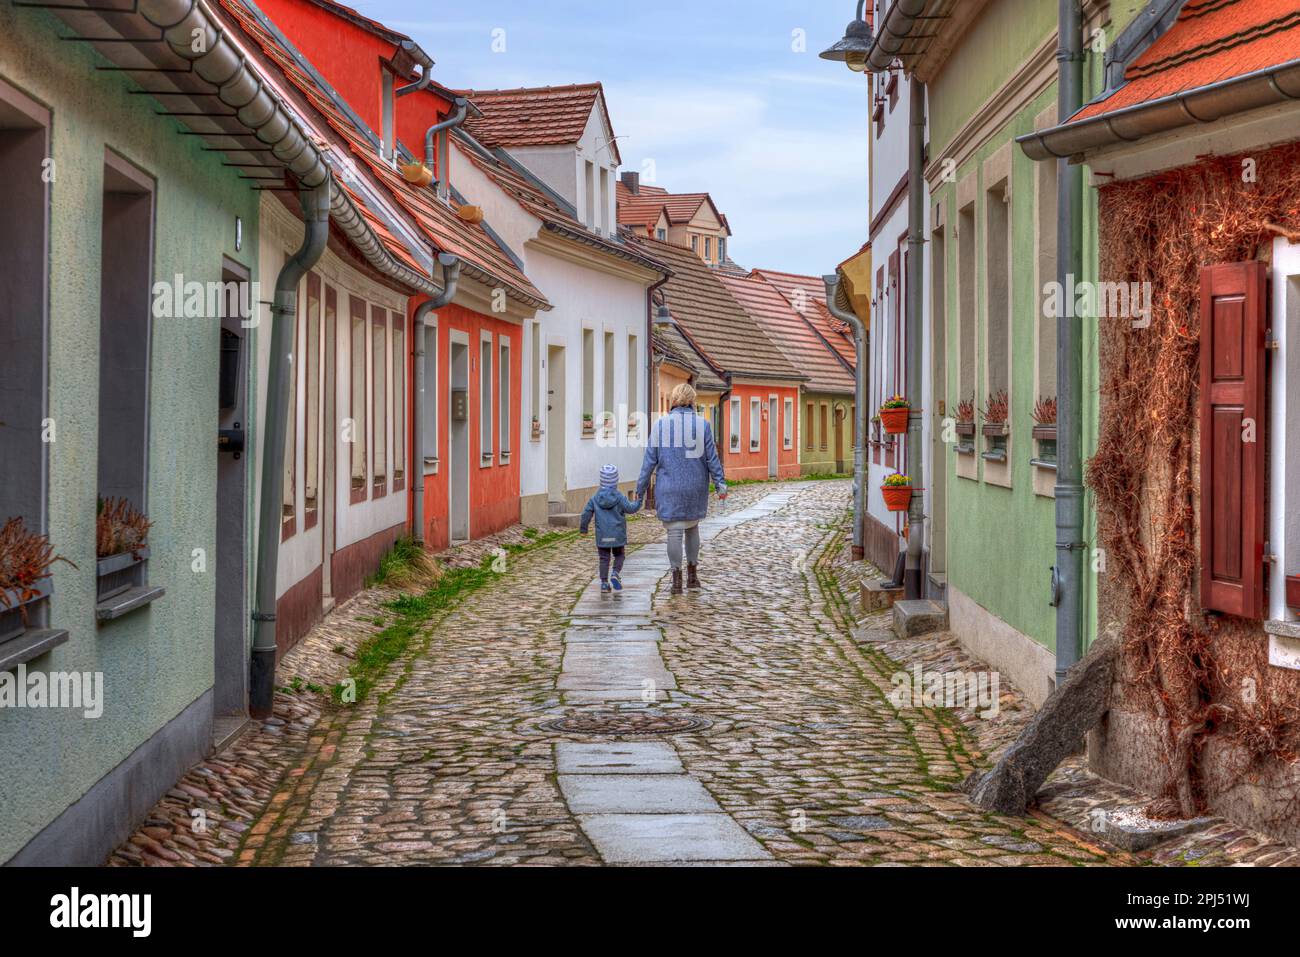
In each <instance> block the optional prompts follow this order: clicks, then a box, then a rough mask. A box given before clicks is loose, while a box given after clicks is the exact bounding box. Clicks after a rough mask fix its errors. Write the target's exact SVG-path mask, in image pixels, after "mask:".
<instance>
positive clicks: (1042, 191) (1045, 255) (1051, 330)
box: [1034, 161, 1056, 400]
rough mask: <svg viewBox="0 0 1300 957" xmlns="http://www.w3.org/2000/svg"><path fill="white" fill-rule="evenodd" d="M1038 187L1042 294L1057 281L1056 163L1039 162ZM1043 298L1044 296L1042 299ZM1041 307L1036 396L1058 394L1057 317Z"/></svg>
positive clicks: (1039, 273)
mask: <svg viewBox="0 0 1300 957" xmlns="http://www.w3.org/2000/svg"><path fill="white" fill-rule="evenodd" d="M1034 167H1035V172H1036V174H1037V189H1038V243H1037V246H1038V294H1039V296H1042V295H1043V288H1044V286H1046V284H1047V283H1049V282H1055V281H1056V163H1055V161H1053V162H1050V163H1035V164H1034ZM1039 302H1040V303H1041V302H1042V299H1041V298H1040V299H1039ZM1045 313H1046V310H1045V309H1041V308H1040V309H1039V310H1038V372H1037V382H1038V387H1037V393H1036V395H1035V396H1034V399H1035V400H1037V399H1039V398H1054V397H1055V396H1056V319H1054V318H1051V317H1049V316H1047V315H1045Z"/></svg>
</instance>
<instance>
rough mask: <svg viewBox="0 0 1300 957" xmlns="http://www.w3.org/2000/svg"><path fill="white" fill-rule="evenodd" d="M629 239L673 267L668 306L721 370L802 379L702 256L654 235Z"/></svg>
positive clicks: (667, 291)
mask: <svg viewBox="0 0 1300 957" xmlns="http://www.w3.org/2000/svg"><path fill="white" fill-rule="evenodd" d="M628 242H629V244H631V245H633V246H635V247H639V248H640V249H642V250H643V251H644V252H645V253H646V255H648V256H650V257H651V258H652V259H656V260H658V261H660V262H662V263H665V264H666V265H667V266H668V268H670V269H671V270H672V271H673V275H672V276H671V277H670V278H669V280H668V282H667V283H666V284H665V285H664V286H663V291H664V293H665V294H666V296H667V300H668V308H669V310H670V311H671V312H672V314H673V318H674V319H676V320H677V324H678V327H679V328H680V330H681V331H682V332H683V333H684V334H685V336H686V338H687V339H688V340H689V341H690V342H691V344H692V345H694V346H695V347H696V348H697V349H698V351H700V352H701V353H703V354H704V356H705V357H706V358H707V359H708V360H709V362H710V363H712V365H713V366H714V367H715V368H716V369H717V370H719V371H721V372H724V373H727V374H729V375H733V376H739V377H741V378H767V379H789V380H797V379H802V378H803V375H802V374H801V373H800V372H799V371H798V370H797V369H796V368H795V367H794V366H793V365H791V364H790V360H788V359H787V358H786V357H785V356H784V355H783V354H782V352H781V350H780V349H778V348H777V347H776V345H775V344H774V343H773V342H772V340H771V339H770V338H769V337H768V335H767V333H765V332H764V331H763V329H762V327H761V326H759V325H758V324H757V323H756V322H755V321H754V320H753V319H752V318H750V315H749V313H747V312H746V311H745V310H744V308H742V307H741V305H740V303H738V302H737V301H736V300H735V298H734V297H733V296H732V295H731V293H729V292H728V291H727V288H726V287H725V286H724V285H723V284H722V282H721V280H720V279H719V278H718V276H717V274H716V273H715V272H714V271H713V270H712V269H710V268H709V267H708V266H706V265H705V264H704V261H703V260H702V259H700V257H699V256H697V255H696V254H695V253H693V252H691V251H690V250H689V249H683V248H682V247H680V246H674V245H673V244H672V243H661V242H659V241H658V240H654V239H645V238H642V237H637V238H635V239H629V240H628Z"/></svg>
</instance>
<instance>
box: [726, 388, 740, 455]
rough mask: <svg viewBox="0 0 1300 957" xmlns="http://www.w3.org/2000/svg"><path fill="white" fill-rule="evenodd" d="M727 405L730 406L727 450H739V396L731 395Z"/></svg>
mask: <svg viewBox="0 0 1300 957" xmlns="http://www.w3.org/2000/svg"><path fill="white" fill-rule="evenodd" d="M729 405H730V406H731V410H730V411H731V422H730V423H728V425H729V426H730V428H729V429H728V430H727V448H728V450H729V451H732V452H739V451H740V443H741V435H740V418H741V413H742V409H741V404H740V396H738V395H733V396H732V397H731V401H730V403H729Z"/></svg>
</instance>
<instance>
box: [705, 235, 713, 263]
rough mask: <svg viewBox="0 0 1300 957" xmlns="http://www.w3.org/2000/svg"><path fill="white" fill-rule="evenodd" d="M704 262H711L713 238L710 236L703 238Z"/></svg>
mask: <svg viewBox="0 0 1300 957" xmlns="http://www.w3.org/2000/svg"><path fill="white" fill-rule="evenodd" d="M704 261H705V262H706V263H707V262H712V261H713V237H712V236H705V237H704Z"/></svg>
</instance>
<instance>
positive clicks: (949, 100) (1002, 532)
mask: <svg viewBox="0 0 1300 957" xmlns="http://www.w3.org/2000/svg"><path fill="white" fill-rule="evenodd" d="M1164 6H1168V4H1167V3H1166V4H1161V3H1153V4H1149V5H1147V6H1146V7H1143V6H1142V5H1140V4H1135V3H1133V4H1128V3H1125V4H1121V3H1105V2H1082V3H1081V4H1080V8H1079V16H1080V22H1081V31H1080V37H1081V44H1082V54H1081V55H1082V58H1083V84H1082V85H1083V89H1082V99H1083V101H1084V102H1086V101H1087V100H1089V99H1091V98H1092V97H1093V96H1095V95H1096V94H1098V93H1099V92H1101V90H1102V89H1103V88H1104V86H1105V83H1104V79H1103V71H1104V67H1105V63H1106V61H1107V50H1108V49H1109V48H1110V41H1111V40H1112V39H1113V38H1115V37H1116V36H1117V35H1118V34H1120V33H1122V32H1123V31H1124V29H1125V27H1126V26H1128V25H1129V23H1130V22H1132V21H1133V20H1134V18H1135V17H1136V16H1138V15H1139V14H1140V15H1141V16H1144V17H1151V18H1155V17H1158V15H1159V13H1160V11H1159V9H1157V8H1162V7H1164ZM900 7H905V8H906V11H902V12H906V14H907V15H906V16H903V15H902V12H900V10H899V8H900ZM919 7H920V9H919V12H918V10H917V8H918V4H916V3H906V4H902V3H899V2H897V0H878V2H877V4H876V8H875V16H874V27H875V42H876V44H877V47H878V48H879V47H884V48H886V49H888V50H890V51H892V52H895V53H896V56H895V58H894V60H893V62H892V66H891V69H890V70H889V71H887V73H888V72H892V73H894V74H895V75H896V76H897V75H898V74H900V73H901V74H902V76H901V77H899V79H900V80H902V81H903V82H906V81H907V79H910V78H916V79H919V80H920V81H921V82H922V83H923V84H924V86H923V89H924V93H925V107H926V122H927V127H926V128H927V133H928V140H927V142H926V144H925V154H924V155H925V160H924V167H923V169H922V170H921V171H920V173H921V175H922V176H923V177H924V195H925V217H924V227H923V228H924V238H925V247H924V248H925V250H926V255H925V259H924V288H923V293H922V294H923V297H924V308H923V332H924V346H923V349H924V355H925V360H924V365H925V370H924V373H925V380H926V381H925V386H924V391H923V401H924V404H925V408H926V410H927V414H928V416H929V419H928V420H927V421H929V423H930V429H929V434H930V441H929V442H928V448H927V449H926V450H925V453H924V454H925V458H926V467H925V480H926V485H927V489H926V493H925V494H926V514H927V519H928V521H927V523H926V549H927V557H928V567H929V570H930V579H931V581H932V582H938V583H939V590H938V594H940V595H943V596H944V597H946V599H947V603H948V613H949V621H950V627H951V628H952V630H953V631H954V632H956V633H957V634H958V635H959V636H960V638H961V641H962V643H963V644H964V645H965V647H967V648H968V649H969V650H970V651H971V652H973V653H974V654H975V655H976V656H977V657H979V658H980V659H982V660H984V661H985V662H987V663H988V664H989V665H990V666H992V667H993V668H995V669H997V670H998V671H999V672H1000V673H1001V674H1003V675H1004V676H1006V677H1007V678H1009V679H1010V680H1011V681H1013V682H1014V683H1015V684H1016V685H1017V686H1018V687H1020V688H1021V689H1022V690H1023V691H1024V692H1025V693H1026V695H1027V696H1028V697H1029V698H1030V700H1032V701H1033V702H1034V703H1035V704H1041V703H1042V702H1043V701H1044V700H1045V699H1046V698H1047V696H1048V695H1049V694H1050V693H1051V691H1052V689H1053V688H1054V687H1055V674H1056V670H1057V658H1056V628H1057V610H1056V607H1055V605H1054V600H1055V598H1056V595H1055V589H1054V580H1053V573H1052V567H1053V565H1054V563H1055V562H1056V560H1057V551H1056V542H1057V529H1056V503H1055V501H1054V498H1055V486H1056V483H1057V475H1056V464H1057V463H1056V452H1057V440H1056V422H1055V416H1054V414H1052V413H1053V409H1052V406H1053V405H1054V404H1055V401H1056V399H1057V354H1056V336H1057V322H1056V319H1055V317H1054V316H1052V315H1049V314H1048V311H1047V310H1046V309H1045V306H1044V303H1045V301H1046V300H1045V293H1047V292H1050V291H1051V289H1052V286H1050V285H1049V284H1054V283H1056V281H1057V237H1056V230H1057V219H1058V217H1057V177H1058V164H1057V163H1054V162H1042V163H1037V162H1033V161H1032V160H1030V159H1029V158H1028V157H1027V156H1026V155H1025V153H1024V152H1023V150H1022V149H1021V147H1020V145H1019V144H1018V143H1016V138H1017V137H1021V136H1023V135H1025V134H1028V133H1032V132H1033V131H1035V130H1037V129H1042V128H1045V127H1048V126H1053V125H1055V124H1056V121H1057V82H1058V81H1057V77H1058V64H1057V58H1056V56H1057V48H1058V12H1059V4H1058V3H1056V2H1055V0H969V2H956V3H954V2H952V0H926V2H925V3H923V4H920V5H919ZM904 78H906V79H904ZM885 80H886V81H887V80H888V76H886V78H885ZM880 85H881V86H887V85H889V84H888V83H887V82H883V81H882V83H881V84H880ZM905 121H906V116H904V117H903V118H902V119H901V120H899V121H898V122H905ZM909 173H913V174H914V171H909ZM1096 223H1097V215H1096V203H1095V196H1094V195H1093V194H1092V192H1091V191H1089V192H1087V193H1086V194H1084V199H1083V203H1082V209H1081V213H1080V215H1079V216H1078V218H1077V221H1076V229H1077V230H1078V233H1077V235H1078V237H1079V238H1078V240H1077V243H1078V248H1079V249H1080V250H1081V257H1080V258H1081V269H1080V272H1079V275H1077V276H1076V277H1075V278H1076V280H1077V281H1078V282H1080V283H1087V282H1089V281H1091V280H1094V279H1095V278H1096V272H1097V252H1096V251H1097V240H1096ZM1067 295H1068V293H1067ZM1077 321H1078V322H1079V323H1080V324H1081V345H1080V349H1079V360H1080V386H1081V393H1082V404H1081V406H1080V408H1079V412H1078V414H1079V421H1080V440H1081V449H1082V458H1083V461H1084V462H1086V461H1087V458H1088V456H1089V455H1090V453H1091V450H1092V449H1093V448H1094V447H1095V445H1096V435H1097V415H1098V399H1097V396H1098V369H1097V349H1096V342H1097V321H1098V320H1096V319H1095V318H1089V317H1081V318H1080V319H1078V320H1077ZM1003 393H1004V394H1005V397H1006V412H1005V414H1002V413H1001V412H1000V410H999V409H998V406H999V405H1000V404H1001V403H1000V402H999V399H1000V396H1001V394H1003ZM972 413H973V414H972ZM1083 502H1084V506H1083V507H1084V516H1085V518H1084V526H1083V533H1082V541H1081V542H1080V543H1079V546H1078V547H1079V551H1080V552H1081V553H1082V555H1081V556H1080V563H1079V565H1080V567H1081V569H1082V572H1081V581H1080V588H1079V606H1080V622H1081V624H1080V631H1081V646H1082V647H1086V645H1087V643H1088V642H1090V641H1091V639H1092V637H1093V636H1094V635H1095V633H1096V620H1097V609H1096V594H1097V592H1096V575H1097V571H1098V568H1099V567H1102V566H1101V563H1102V562H1104V556H1102V555H1100V554H1099V552H1098V550H1097V548H1096V546H1095V514H1094V511H1093V505H1092V497H1091V494H1090V493H1086V492H1085V493H1084V498H1083ZM932 594H933V592H932Z"/></svg>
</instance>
